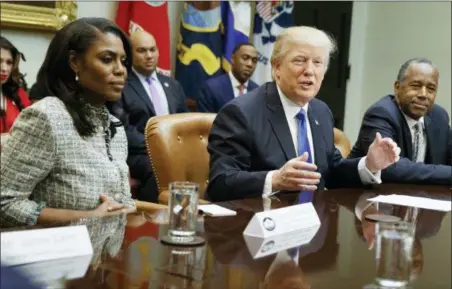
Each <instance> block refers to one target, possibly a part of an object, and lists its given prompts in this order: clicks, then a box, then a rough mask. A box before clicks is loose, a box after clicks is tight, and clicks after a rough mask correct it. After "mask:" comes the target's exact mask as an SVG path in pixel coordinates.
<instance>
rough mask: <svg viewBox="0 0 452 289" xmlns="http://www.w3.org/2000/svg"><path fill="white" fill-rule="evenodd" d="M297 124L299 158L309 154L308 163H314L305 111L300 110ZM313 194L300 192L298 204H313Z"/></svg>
mask: <svg viewBox="0 0 452 289" xmlns="http://www.w3.org/2000/svg"><path fill="white" fill-rule="evenodd" d="M296 118H297V122H298V134H297V139H298V156H301V155H302V154H303V153H304V152H308V153H309V157H308V160H307V162H308V163H312V155H311V148H310V146H309V140H308V128H307V125H306V121H307V117H306V112H305V111H304V109H300V112H298V113H297V116H296ZM312 198H313V192H312V191H300V194H299V196H298V204H303V203H309V202H312Z"/></svg>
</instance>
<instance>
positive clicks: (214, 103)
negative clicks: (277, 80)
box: [196, 73, 259, 113]
mask: <svg viewBox="0 0 452 289" xmlns="http://www.w3.org/2000/svg"><path fill="white" fill-rule="evenodd" d="M258 86H259V85H257V84H256V83H255V82H253V81H252V80H251V79H250V80H249V81H248V87H247V92H250V91H251V90H253V89H255V88H257V87H258ZM232 99H234V89H233V87H232V83H231V78H230V77H229V74H228V73H225V74H223V75H220V76H217V77H214V78H211V79H209V80H207V81H206V82H205V84H204V85H203V86H202V88H201V91H200V93H199V96H198V100H197V101H196V110H197V111H199V112H212V113H218V112H219V111H220V109H221V108H222V107H223V106H224V105H225V104H226V103H228V102H229V101H231V100H232Z"/></svg>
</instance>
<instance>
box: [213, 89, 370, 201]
mask: <svg viewBox="0 0 452 289" xmlns="http://www.w3.org/2000/svg"><path fill="white" fill-rule="evenodd" d="M308 118H309V122H310V125H311V131H312V138H313V144H314V148H313V149H314V154H315V163H316V165H317V167H318V170H319V172H320V173H321V175H322V178H321V182H320V184H319V185H318V188H319V189H323V188H324V187H325V186H326V187H328V188H334V187H338V186H342V185H345V186H347V187H350V186H357V185H361V180H360V177H359V174H358V170H357V166H358V162H359V159H354V160H343V159H342V157H341V154H340V152H339V150H337V149H336V148H335V146H334V140H333V116H332V113H331V111H330V109H329V108H328V106H327V105H326V104H325V103H324V102H322V101H320V100H318V99H312V100H311V101H310V103H309V109H308ZM208 151H209V153H210V181H209V185H208V187H207V197H208V198H209V199H210V200H212V201H221V200H231V199H240V198H246V197H249V196H251V195H261V194H262V192H263V188H264V182H265V177H266V175H267V173H268V172H269V171H271V170H276V169H279V168H281V167H282V166H283V165H284V164H285V163H286V162H287V161H288V160H290V159H292V158H294V157H296V152H295V148H294V144H293V141H292V137H291V134H290V130H289V125H288V123H287V120H286V116H285V114H284V109H283V106H282V104H281V100H280V98H279V95H278V91H277V88H276V84H275V83H274V82H271V83H267V84H264V85H262V86H260V87H259V88H258V89H255V90H253V91H251V92H250V93H247V95H245V96H243V97H238V98H235V99H234V100H232V101H230V102H229V103H228V104H226V105H225V106H224V107H223V109H222V110H221V111H220V112H219V113H218V115H217V117H216V119H215V121H214V123H213V126H212V130H211V132H210V136H209V145H208Z"/></svg>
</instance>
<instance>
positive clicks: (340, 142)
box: [334, 128, 350, 159]
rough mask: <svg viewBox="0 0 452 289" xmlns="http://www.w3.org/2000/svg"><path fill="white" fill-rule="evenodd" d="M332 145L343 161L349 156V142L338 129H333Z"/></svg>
mask: <svg viewBox="0 0 452 289" xmlns="http://www.w3.org/2000/svg"><path fill="white" fill-rule="evenodd" d="M334 145H335V146H336V147H337V148H338V150H339V151H340V152H341V154H342V157H343V158H344V159H345V158H346V157H348V155H349V154H350V141H349V140H348V138H347V135H345V133H344V132H343V131H341V130H340V129H337V128H334Z"/></svg>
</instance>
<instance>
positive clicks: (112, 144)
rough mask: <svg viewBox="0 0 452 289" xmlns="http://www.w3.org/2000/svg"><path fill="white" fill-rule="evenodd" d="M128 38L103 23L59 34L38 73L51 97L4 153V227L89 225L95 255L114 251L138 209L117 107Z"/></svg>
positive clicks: (78, 23)
mask: <svg viewBox="0 0 452 289" xmlns="http://www.w3.org/2000/svg"><path fill="white" fill-rule="evenodd" d="M131 54H132V53H131V49H130V45H129V41H128V38H127V36H126V35H125V34H124V33H123V32H122V31H121V29H120V28H118V27H117V26H116V25H115V24H114V23H112V22H111V21H109V20H106V19H103V18H80V19H77V20H75V21H73V22H71V23H70V24H68V25H66V26H65V27H63V28H62V29H61V30H59V31H58V32H57V33H56V34H55V36H54V37H53V39H52V41H51V42H50V45H49V48H48V50H47V54H46V57H45V60H44V62H43V64H42V66H41V68H40V70H39V72H38V76H37V84H36V85H37V86H38V87H39V90H40V91H42V92H43V93H44V95H48V96H47V97H45V98H43V99H41V100H40V101H38V102H36V103H34V104H33V105H32V106H30V107H28V108H26V109H25V110H23V111H22V113H21V114H20V115H19V117H18V118H17V120H16V123H15V124H14V126H13V129H12V130H11V135H10V137H9V140H8V142H7V143H6V145H5V146H4V148H3V151H2V154H1V164H2V165H1V169H0V172H1V184H2V190H1V194H0V208H1V211H2V214H1V215H0V226H1V227H14V226H31V225H35V224H39V225H49V224H50V225H52V224H54V223H58V224H59V223H62V224H66V223H69V224H72V225H76V224H86V225H87V226H88V231H89V232H90V234H96V235H97V234H99V232H102V234H100V235H101V236H102V238H95V239H94V238H92V243H93V247H94V251H95V252H98V251H96V250H97V249H99V247H103V246H104V245H103V243H104V242H107V244H106V248H109V252H110V253H112V252H115V251H116V252H117V250H119V248H120V245H121V243H122V238H123V233H124V228H125V224H126V217H125V214H127V213H129V212H133V211H135V205H134V201H133V200H132V198H131V195H130V187H129V181H128V166H127V163H126V159H127V139H126V135H125V130H124V127H123V123H122V122H123V121H125V119H124V117H123V114H122V110H120V108H119V107H117V106H116V103H117V101H118V100H119V99H120V97H121V92H122V89H123V87H124V83H125V81H126V78H127V71H128V68H130V63H129V61H130V59H131V57H132V55H131Z"/></svg>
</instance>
